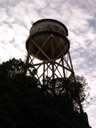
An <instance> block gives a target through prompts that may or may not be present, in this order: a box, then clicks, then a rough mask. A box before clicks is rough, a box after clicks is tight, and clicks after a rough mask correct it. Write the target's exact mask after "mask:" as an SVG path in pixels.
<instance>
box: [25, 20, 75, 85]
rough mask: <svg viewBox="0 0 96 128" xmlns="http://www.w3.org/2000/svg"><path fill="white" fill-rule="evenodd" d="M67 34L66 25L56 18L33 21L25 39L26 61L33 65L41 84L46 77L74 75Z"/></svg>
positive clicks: (68, 76)
mask: <svg viewBox="0 0 96 128" xmlns="http://www.w3.org/2000/svg"><path fill="white" fill-rule="evenodd" d="M67 36H68V30H67V28H66V26H65V25H64V24H62V23H61V22H59V21H57V20H54V19H42V20H39V21H36V22H35V23H33V25H32V27H31V29H30V35H29V37H28V39H27V41H26V49H27V52H28V54H27V59H26V63H31V64H32V65H33V67H34V69H35V70H33V73H34V75H35V77H36V78H37V79H38V80H39V81H40V83H41V84H43V81H44V80H45V79H46V78H50V79H53V80H54V79H57V78H69V79H71V78H72V77H74V71H73V66H72V61H71V56H70V51H69V49H70V42H69V40H68V39H67Z"/></svg>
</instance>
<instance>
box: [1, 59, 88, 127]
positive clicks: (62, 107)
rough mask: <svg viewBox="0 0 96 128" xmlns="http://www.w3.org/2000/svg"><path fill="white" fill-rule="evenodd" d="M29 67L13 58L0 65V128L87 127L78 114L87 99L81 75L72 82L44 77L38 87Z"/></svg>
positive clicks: (84, 83)
mask: <svg viewBox="0 0 96 128" xmlns="http://www.w3.org/2000/svg"><path fill="white" fill-rule="evenodd" d="M31 67H32V65H30V64H28V65H26V64H25V63H24V62H23V61H22V60H16V59H12V60H9V61H7V62H4V63H2V64H1V65H0V127H1V128H19V127H20V128H21V127H22V128H30V127H34V128H35V127H36V128H38V127H43V128H45V127H52V126H53V127H58V128H60V127H61V128H62V127H64V128H77V127H78V128H88V127H89V125H88V121H87V120H86V118H87V117H84V116H86V114H82V113H83V107H82V106H83V102H84V101H85V100H86V98H87V95H86V94H85V89H86V87H87V84H86V81H85V79H84V77H80V76H77V77H76V82H75V81H74V79H72V80H71V81H69V80H68V79H63V78H60V79H55V80H54V81H52V80H48V79H47V80H45V84H44V85H43V86H42V85H40V83H39V82H38V80H37V79H36V78H35V77H34V74H33V72H32V71H31V70H30V69H31ZM26 68H27V69H28V70H29V74H28V75H26V74H25V71H26ZM53 82H54V84H55V95H53V88H52V84H53ZM80 112H82V113H81V114H80Z"/></svg>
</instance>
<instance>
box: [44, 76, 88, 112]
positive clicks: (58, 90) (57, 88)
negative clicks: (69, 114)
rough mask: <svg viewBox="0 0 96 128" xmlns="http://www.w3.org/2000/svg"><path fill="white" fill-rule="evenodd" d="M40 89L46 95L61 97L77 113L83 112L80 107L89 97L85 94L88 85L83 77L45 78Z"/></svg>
mask: <svg viewBox="0 0 96 128" xmlns="http://www.w3.org/2000/svg"><path fill="white" fill-rule="evenodd" d="M42 88H43V90H44V92H45V93H46V94H51V95H52V96H62V97H63V99H66V100H67V101H68V102H69V103H70V105H71V107H72V108H73V109H74V110H76V111H78V112H79V111H83V108H82V107H83V106H82V105H83V103H84V101H86V99H87V98H88V96H89V93H88V94H87V93H85V92H87V91H88V84H87V83H86V80H85V79H84V77H83V76H82V77H80V76H76V77H75V79H74V78H72V79H68V78H57V79H54V80H51V79H50V78H47V79H45V80H44V86H42Z"/></svg>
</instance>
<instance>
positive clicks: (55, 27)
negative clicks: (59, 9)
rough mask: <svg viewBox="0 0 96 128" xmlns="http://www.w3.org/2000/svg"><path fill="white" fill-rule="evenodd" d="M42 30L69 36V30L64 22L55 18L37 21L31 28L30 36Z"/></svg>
mask: <svg viewBox="0 0 96 128" xmlns="http://www.w3.org/2000/svg"><path fill="white" fill-rule="evenodd" d="M40 32H54V33H58V34H61V35H62V36H68V30H67V28H66V26H65V25H64V24H62V23H61V22H59V21H57V20H53V19H43V20H39V21H37V22H35V23H34V24H33V26H32V27H31V29H30V36H33V35H35V34H37V33H40Z"/></svg>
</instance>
